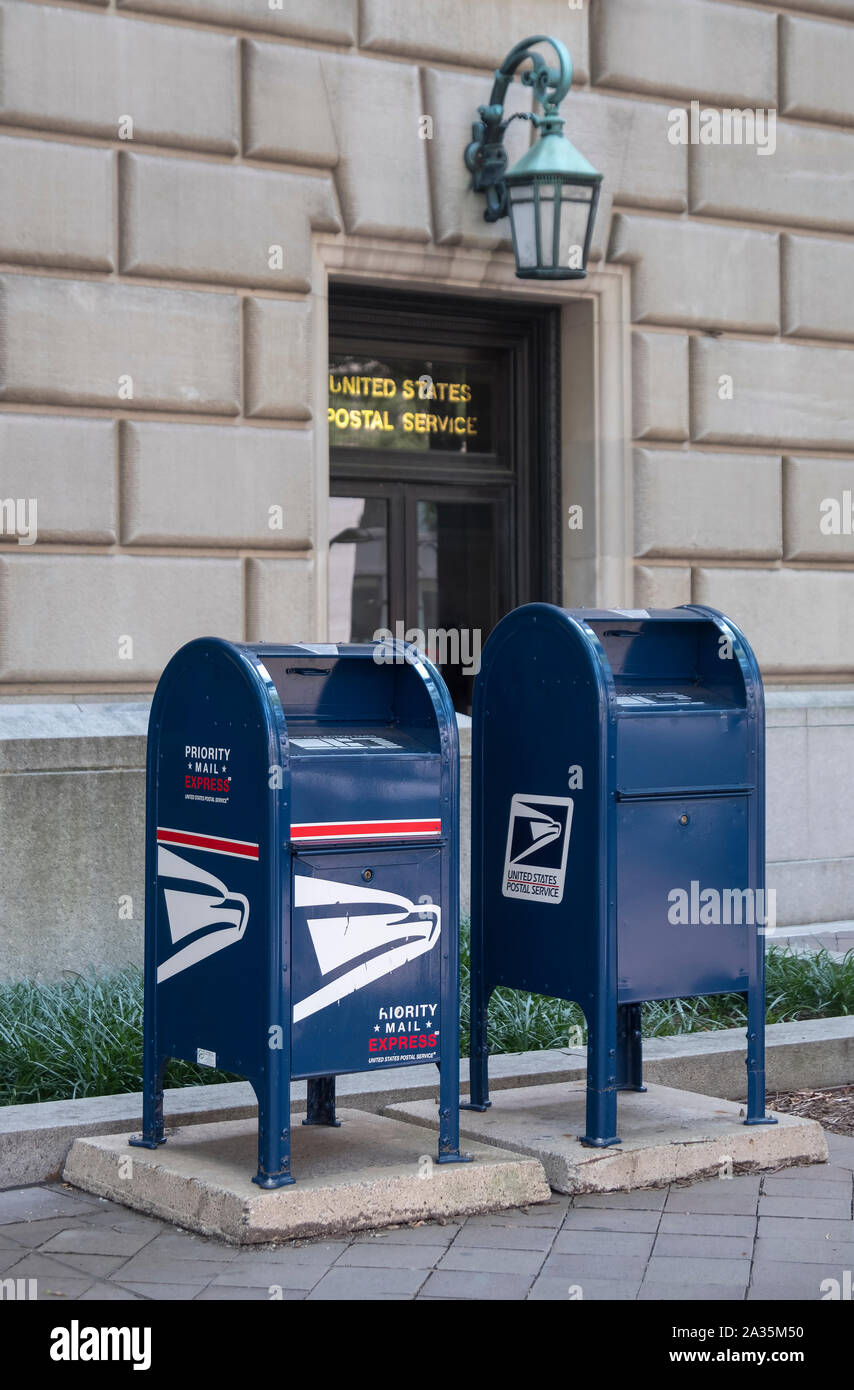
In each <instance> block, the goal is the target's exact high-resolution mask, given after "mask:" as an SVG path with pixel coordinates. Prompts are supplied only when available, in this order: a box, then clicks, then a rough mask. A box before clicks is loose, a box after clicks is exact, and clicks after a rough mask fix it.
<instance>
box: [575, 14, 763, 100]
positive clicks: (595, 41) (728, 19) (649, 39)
mask: <svg viewBox="0 0 854 1390" xmlns="http://www.w3.org/2000/svg"><path fill="white" fill-rule="evenodd" d="M590 24H591V34H590V44H591V54H590V56H591V69H592V74H593V81H594V82H595V83H596V85H597V87H619V88H622V89H624V90H626V91H630V92H650V93H652V94H656V93H661V94H666V95H671V96H677V97H678V96H681V97H684V98H685V99H686V100H688V101H692V100H694V99H697V100H701V101H702V100H707V101H713V102H714V103H715V104H716V105H719V106H726V105H728V104H735V105H743V104H745V103H747V102H750V103H751V104H752V105H756V106H762V105H767V106H775V105H776V97H777V30H776V23H775V18H774V16H773V15H770V14H764V13H762V12H761V11H759V10H753V9H741V8H739V9H727V8H724V7H722V6H721V5H719V4H715V3H713V0H597V3H596V4H595V5H592V6H591V7H590Z"/></svg>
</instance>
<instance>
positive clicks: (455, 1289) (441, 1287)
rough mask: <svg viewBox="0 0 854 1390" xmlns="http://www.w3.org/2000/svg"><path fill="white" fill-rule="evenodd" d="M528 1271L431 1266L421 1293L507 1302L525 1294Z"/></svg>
mask: <svg viewBox="0 0 854 1390" xmlns="http://www.w3.org/2000/svg"><path fill="white" fill-rule="evenodd" d="M531 1283H532V1278H531V1276H530V1275H528V1274H495V1273H489V1274H482V1273H478V1272H477V1271H474V1270H466V1271H465V1272H463V1271H462V1270H453V1269H434V1270H433V1273H432V1274H431V1275H430V1277H429V1279H428V1280H427V1282H426V1284H425V1285H424V1288H423V1290H422V1293H423V1294H424V1296H425V1297H427V1298H453V1299H469V1298H476V1299H483V1300H486V1301H488V1302H490V1303H493V1302H502V1301H503V1302H506V1301H509V1300H511V1299H513V1300H515V1299H521V1298H525V1297H526V1296H527V1293H528V1290H529V1288H530V1287H531Z"/></svg>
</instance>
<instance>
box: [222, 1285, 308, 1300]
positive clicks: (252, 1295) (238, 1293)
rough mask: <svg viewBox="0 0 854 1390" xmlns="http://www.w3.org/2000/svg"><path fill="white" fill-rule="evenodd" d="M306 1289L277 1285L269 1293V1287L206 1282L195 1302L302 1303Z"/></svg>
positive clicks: (306, 1294) (306, 1292) (306, 1295)
mask: <svg viewBox="0 0 854 1390" xmlns="http://www.w3.org/2000/svg"><path fill="white" fill-rule="evenodd" d="M308 1293H309V1291H308V1289H285V1288H282V1287H281V1286H279V1287H278V1288H276V1289H274V1290H273V1292H272V1293H271V1292H270V1290H269V1289H239V1288H235V1287H234V1285H228V1287H224V1286H223V1285H221V1284H208V1286H207V1288H206V1289H202V1291H201V1293H199V1294H196V1299H195V1301H196V1302H197V1303H234V1302H237V1301H240V1302H244V1303H302V1302H303V1301H304V1300H305V1299H306V1298H307V1297H308Z"/></svg>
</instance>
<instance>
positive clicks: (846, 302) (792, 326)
mask: <svg viewBox="0 0 854 1390" xmlns="http://www.w3.org/2000/svg"><path fill="white" fill-rule="evenodd" d="M780 253H781V264H782V284H783V332H784V333H791V334H797V335H798V336H799V337H802V338H834V339H843V340H844V339H849V340H850V339H854V307H852V305H853V304H854V246H852V245H851V242H850V241H833V240H831V239H830V238H828V237H805V236H792V235H791V234H790V233H785V234H784V235H783V236H782V237H781V238H780Z"/></svg>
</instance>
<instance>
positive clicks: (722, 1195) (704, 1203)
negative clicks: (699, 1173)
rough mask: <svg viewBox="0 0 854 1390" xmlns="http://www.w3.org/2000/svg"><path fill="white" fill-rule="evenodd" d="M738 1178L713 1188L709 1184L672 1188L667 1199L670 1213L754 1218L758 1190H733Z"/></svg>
mask: <svg viewBox="0 0 854 1390" xmlns="http://www.w3.org/2000/svg"><path fill="white" fill-rule="evenodd" d="M737 1181H738V1180H737V1179H736V1178H732V1179H730V1180H725V1181H719V1182H718V1183H716V1184H715V1186H714V1187H713V1188H709V1186H708V1184H707V1183H698V1184H696V1186H693V1187H678V1188H671V1190H670V1195H669V1196H668V1198H667V1210H668V1211H682V1212H695V1211H696V1212H703V1213H709V1212H714V1213H715V1214H716V1215H721V1216H753V1215H754V1214H755V1212H756V1204H757V1201H758V1188H757V1189H756V1190H754V1191H753V1192H751V1191H749V1190H748V1191H744V1190H742V1191H739V1190H738V1189H733V1187H732V1183H734V1182H737Z"/></svg>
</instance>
